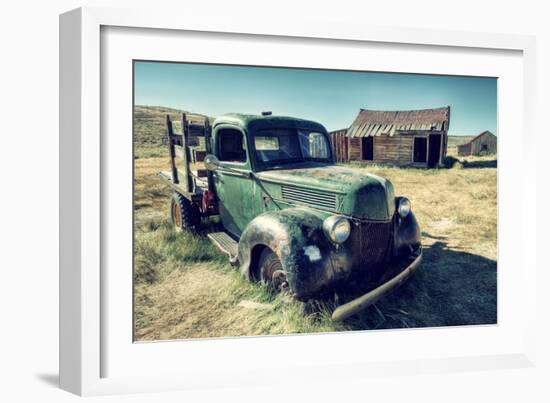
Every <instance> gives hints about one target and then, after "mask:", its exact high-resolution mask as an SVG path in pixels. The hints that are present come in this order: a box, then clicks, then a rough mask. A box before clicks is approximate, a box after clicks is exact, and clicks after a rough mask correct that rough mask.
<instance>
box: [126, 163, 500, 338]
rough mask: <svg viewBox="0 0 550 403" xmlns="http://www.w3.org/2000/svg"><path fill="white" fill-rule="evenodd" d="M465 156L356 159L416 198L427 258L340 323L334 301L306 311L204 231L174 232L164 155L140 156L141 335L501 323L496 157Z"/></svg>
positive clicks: (138, 302) (138, 311)
mask: <svg viewBox="0 0 550 403" xmlns="http://www.w3.org/2000/svg"><path fill="white" fill-rule="evenodd" d="M467 160H468V161H467V162H465V163H464V164H459V165H458V167H456V168H452V169H439V170H425V169H412V168H391V167H380V166H376V167H369V168H365V167H361V166H359V165H356V167H357V168H358V169H364V170H367V171H370V172H373V173H375V174H378V175H382V176H384V177H387V178H389V179H390V180H391V181H392V182H393V184H394V187H395V189H396V194H397V195H406V196H407V197H409V199H410V200H411V202H412V206H413V210H414V212H415V214H416V215H417V218H418V220H419V223H420V225H421V228H422V237H423V244H424V248H425V252H424V261H423V263H422V265H421V268H420V270H419V271H418V272H417V274H416V275H415V276H414V277H413V278H411V280H410V281H409V282H407V283H406V284H405V285H404V286H402V287H401V288H399V289H398V290H396V291H395V292H394V293H392V294H391V295H388V296H386V297H385V298H383V299H382V300H380V301H379V302H378V303H377V304H376V305H375V306H372V307H370V308H369V309H367V310H366V311H365V312H363V313H362V314H361V315H357V316H356V317H353V318H350V319H349V320H347V321H345V322H344V323H333V322H331V320H330V313H331V309H332V308H333V305H331V304H332V302H330V301H327V302H323V303H321V304H320V307H319V309H318V310H315V311H314V312H313V313H305V312H304V310H303V306H302V304H299V303H297V302H296V301H293V300H292V299H290V298H289V297H287V296H285V295H273V294H272V293H271V292H270V291H269V290H268V289H266V288H265V287H263V286H261V285H259V284H254V283H249V282H248V281H246V280H244V279H242V278H241V277H240V275H239V274H238V273H237V271H236V270H235V269H234V268H233V267H231V266H230V265H229V264H228V263H227V261H226V258H225V255H223V254H221V253H219V252H218V251H217V250H216V249H215V248H214V247H213V246H212V245H211V244H210V242H209V241H208V240H207V239H206V237H205V234H202V235H199V236H196V235H191V234H188V233H180V234H176V233H174V232H173V231H172V230H171V228H170V227H169V225H168V205H169V200H170V191H169V189H168V188H167V187H165V186H164V185H163V184H162V183H161V182H160V181H159V179H158V177H157V176H156V172H157V171H159V170H166V169H167V167H168V161H167V159H166V157H155V158H138V159H136V160H135V226H136V242H135V273H134V279H135V312H134V315H135V324H136V328H135V338H136V340H160V339H181V338H203V337H220V336H240V335H262V334H288V333H304V332H307V333H311V332H326V331H342V330H364V329H384V328H403V327H426V326H453V325H474V324H491V323H495V322H496V320H497V281H496V280H497V263H496V260H497V242H496V234H497V172H496V160H495V158H494V157H478V158H473V157H471V158H468V159H467ZM208 225H210V226H213V225H216V224H215V223H209V224H208ZM207 230H208V228H207V229H206V231H207Z"/></svg>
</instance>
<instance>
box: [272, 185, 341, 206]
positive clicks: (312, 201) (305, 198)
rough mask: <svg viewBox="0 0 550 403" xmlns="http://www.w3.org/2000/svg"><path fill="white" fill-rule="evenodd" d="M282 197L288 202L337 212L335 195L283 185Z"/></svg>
mask: <svg viewBox="0 0 550 403" xmlns="http://www.w3.org/2000/svg"><path fill="white" fill-rule="evenodd" d="M281 195H282V198H283V200H284V201H286V202H290V203H296V204H303V205H306V206H311V207H317V208H320V209H324V210H329V211H336V195H335V194H334V193H328V192H323V191H320V190H311V189H304V188H299V187H295V186H288V185H283V186H281Z"/></svg>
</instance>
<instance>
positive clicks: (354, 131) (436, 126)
mask: <svg viewBox="0 0 550 403" xmlns="http://www.w3.org/2000/svg"><path fill="white" fill-rule="evenodd" d="M450 109H451V108H450V107H449V106H446V107H444V108H435V109H419V110H411V111H374V110H369V109H361V110H360V111H359V114H358V115H357V117H356V118H355V120H354V121H353V123H352V124H351V126H350V128H349V129H348V136H350V137H366V136H379V135H381V134H387V135H389V136H393V135H395V133H396V132H398V131H418V130H428V131H429V130H446V129H447V128H448V127H449V115H450Z"/></svg>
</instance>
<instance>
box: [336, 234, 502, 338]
mask: <svg viewBox="0 0 550 403" xmlns="http://www.w3.org/2000/svg"><path fill="white" fill-rule="evenodd" d="M496 321H497V262H496V261H494V260H490V259H487V258H485V257H482V256H478V255H474V254H471V253H467V252H461V251H457V250H452V249H449V248H447V244H446V243H445V242H440V241H438V242H435V243H434V244H433V245H431V246H428V247H426V248H425V249H424V259H423V261H422V264H421V266H420V268H419V270H418V271H417V272H416V273H415V275H414V276H413V277H411V279H409V281H408V282H407V283H405V284H404V285H403V286H401V287H400V288H398V289H396V290H394V291H393V292H392V293H390V294H389V295H387V296H385V297H384V298H382V299H381V300H380V301H378V302H377V303H376V304H375V306H371V307H369V308H368V309H367V310H365V311H364V312H363V313H361V314H359V315H357V316H355V317H353V318H350V319H349V320H348V321H347V322H346V324H347V325H348V326H350V327H351V328H352V329H353V330H360V329H389V328H411V327H434V326H458V325H481V324H495V323H496Z"/></svg>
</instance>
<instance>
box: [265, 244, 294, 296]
mask: <svg viewBox="0 0 550 403" xmlns="http://www.w3.org/2000/svg"><path fill="white" fill-rule="evenodd" d="M259 267H260V279H261V281H262V282H263V283H265V284H268V285H269V286H270V287H271V288H273V289H274V290H275V291H284V290H287V289H288V281H287V277H286V271H285V270H284V268H283V265H282V264H281V261H280V260H279V258H278V257H277V255H276V254H275V253H273V251H272V250H271V249H269V248H267V247H266V248H265V249H264V250H263V251H262V254H261V255H260V261H259Z"/></svg>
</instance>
